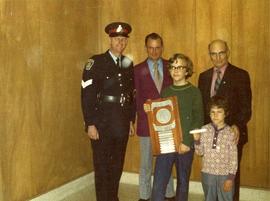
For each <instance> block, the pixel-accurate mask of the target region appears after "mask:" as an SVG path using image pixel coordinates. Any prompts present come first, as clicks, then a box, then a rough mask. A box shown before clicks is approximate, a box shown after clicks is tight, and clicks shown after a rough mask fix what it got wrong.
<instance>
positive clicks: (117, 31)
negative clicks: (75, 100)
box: [81, 22, 135, 201]
mask: <svg viewBox="0 0 270 201" xmlns="http://www.w3.org/2000/svg"><path fill="white" fill-rule="evenodd" d="M105 32H106V33H107V34H108V35H109V37H110V49H109V50H108V51H107V52H105V53H103V54H99V55H94V56H93V57H92V58H90V59H89V60H88V63H87V64H86V65H85V68H84V71H83V78H82V84H81V85H82V86H81V103H82V111H83V116H84V122H85V129H86V132H87V135H88V137H89V138H90V139H91V145H92V150H93V162H94V171H95V188H96V199H97V201H118V200H119V199H118V188H119V181H120V178H121V174H122V170H123V164H124V158H125V152H126V146H127V141H128V136H129V134H132V133H133V132H134V129H133V124H132V123H133V122H134V119H135V105H134V104H133V94H134V93H133V91H134V80H133V63H132V61H131V60H130V59H128V58H127V57H125V56H123V55H122V53H123V51H124V50H125V48H126V46H127V38H128V34H129V33H130V32H131V27H130V25H129V24H126V23H122V22H115V23H111V24H109V25H107V26H106V28H105Z"/></svg>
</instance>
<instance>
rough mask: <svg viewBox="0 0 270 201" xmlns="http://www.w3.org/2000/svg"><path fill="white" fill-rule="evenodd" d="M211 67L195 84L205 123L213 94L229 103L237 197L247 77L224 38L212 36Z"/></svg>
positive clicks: (247, 111)
mask: <svg viewBox="0 0 270 201" xmlns="http://www.w3.org/2000/svg"><path fill="white" fill-rule="evenodd" d="M208 51H209V55H210V59H211V61H212V63H213V67H212V68H210V69H208V70H206V71H204V72H202V73H201V74H200V76H199V83H198V87H199V89H200V90H201V93H202V98H203V103H204V108H205V123H209V122H210V117H209V114H208V113H207V104H208V102H209V100H210V98H211V97H212V96H215V95H218V96H223V97H225V98H226V99H227V100H228V103H229V115H228V116H227V117H226V123H227V124H229V125H230V126H232V128H233V130H234V133H235V136H236V138H235V140H236V143H238V144H237V147H238V171H237V174H236V177H235V194H234V201H239V188H240V161H241V158H242V150H243V146H244V145H245V144H246V143H247V142H248V135H247V123H248V121H249V120H250V118H251V99H252V93H251V88H250V78H249V74H248V72H247V71H245V70H243V69H241V68H238V67H236V66H234V65H232V64H230V63H229V62H228V58H229V54H230V51H229V48H228V45H227V43H226V42H225V41H223V40H219V39H217V40H214V41H212V42H211V43H210V44H209V45H208Z"/></svg>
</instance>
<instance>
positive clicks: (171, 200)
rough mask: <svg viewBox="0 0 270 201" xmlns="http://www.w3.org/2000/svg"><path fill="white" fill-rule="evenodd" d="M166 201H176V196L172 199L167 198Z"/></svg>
mask: <svg viewBox="0 0 270 201" xmlns="http://www.w3.org/2000/svg"><path fill="white" fill-rule="evenodd" d="M164 201H175V196H173V197H170V198H167V197H165V200H164Z"/></svg>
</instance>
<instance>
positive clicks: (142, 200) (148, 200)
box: [138, 197, 175, 201]
mask: <svg viewBox="0 0 270 201" xmlns="http://www.w3.org/2000/svg"><path fill="white" fill-rule="evenodd" d="M138 201H150V199H139V200H138ZM164 201H175V197H171V198H167V197H165V200H164Z"/></svg>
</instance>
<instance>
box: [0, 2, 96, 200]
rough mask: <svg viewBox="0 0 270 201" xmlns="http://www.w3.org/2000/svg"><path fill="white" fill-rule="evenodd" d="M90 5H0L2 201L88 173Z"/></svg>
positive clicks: (92, 6) (92, 49) (93, 18)
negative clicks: (85, 107) (85, 114)
mask: <svg viewBox="0 0 270 201" xmlns="http://www.w3.org/2000/svg"><path fill="white" fill-rule="evenodd" d="M96 4H97V3H96V1H92V0H91V1H86V0H81V1H79V0H76V1H71V0H1V1H0V24H1V27H0V29H1V32H0V34H1V35H0V37H1V39H0V41H1V42H0V43H1V45H0V48H1V51H0V60H1V67H0V81H1V85H0V93H1V99H0V105H1V114H0V120H1V123H0V129H1V130H0V132H1V138H0V139H1V141H0V148H1V156H0V157H1V173H2V174H1V177H0V179H1V180H0V182H1V183H0V184H1V185H0V190H1V196H0V200H1V201H15V200H16V201H22V200H27V199H29V198H31V197H34V196H37V195H38V194H42V193H45V192H47V191H49V190H51V189H53V188H55V187H58V186H60V185H62V184H64V183H66V182H68V181H71V180H73V179H75V178H78V177H79V176H81V175H84V174H86V173H88V172H90V171H92V170H93V165H92V162H91V149H90V148H89V147H90V145H89V141H88V138H87V137H86V135H85V133H84V130H83V120H82V113H81V108H80V83H81V73H82V68H83V65H84V63H85V61H86V60H87V58H88V57H89V56H90V55H91V54H93V53H94V52H97V51H99V49H98V43H97V41H98V38H97V37H98V35H97V34H96V33H95V32H94V31H93V30H96V27H98V20H97V14H98V10H97V8H96V6H95V5H96Z"/></svg>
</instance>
